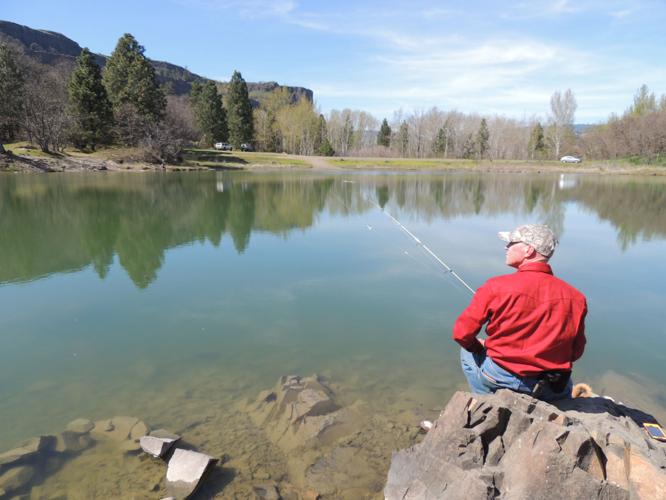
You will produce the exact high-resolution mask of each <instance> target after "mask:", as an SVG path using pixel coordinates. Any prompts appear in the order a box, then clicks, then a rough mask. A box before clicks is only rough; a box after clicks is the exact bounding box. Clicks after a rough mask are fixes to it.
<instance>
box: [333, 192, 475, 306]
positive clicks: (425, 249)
mask: <svg viewBox="0 0 666 500" xmlns="http://www.w3.org/2000/svg"><path fill="white" fill-rule="evenodd" d="M342 182H343V183H344V184H355V182H354V181H350V180H347V179H344V180H343V181H342ZM365 198H366V201H368V202H369V203H371V204H372V205H374V206H375V207H377V208H378V209H379V211H381V212H382V213H383V214H384V215H386V216H387V217H388V218H389V219H391V221H392V222H393V223H395V224H397V226H398V227H399V228H400V229H401V230H402V231H403V232H404V233H405V234H407V235H408V236H409V237H410V238H412V239H413V240H414V241H415V242H416V244H417V245H418V246H419V247H421V248H422V249H423V250H424V251H425V252H426V253H428V254H429V255H430V256H431V257H432V258H433V259H435V261H436V262H437V263H438V264H439V265H440V266H442V267H443V268H444V269H445V271H446V274H450V275H451V276H453V277H454V278H455V279H456V280H457V281H458V282H459V283H460V284H462V285H463V286H464V287H465V288H466V289H467V290H468V291H469V292H471V293H472V295H474V294H475V293H476V292H475V290H474V289H473V288H472V287H471V286H469V285H468V284H467V282H466V281H465V280H464V279H462V278H461V277H460V276H459V275H458V273H456V272H455V271H454V270H453V269H452V268H451V267H450V266H449V265H448V264H447V263H446V262H444V261H443V260H442V259H441V258H439V256H437V254H436V253H435V252H433V251H432V250H431V249H430V247H429V246H428V245H426V244H425V243H424V242H423V241H421V240H420V239H419V238H418V237H417V236H416V235H415V234H414V233H412V232H411V231H410V230H409V229H407V227H405V225H404V224H403V223H402V222H400V221H399V220H398V219H397V218H396V217H394V216H393V215H392V214H391V213H390V212H389V211H388V210H384V209H383V208H382V207H381V206H379V204H378V203H376V202H375V201H373V200H372V199H370V197H369V196H365ZM366 226H367V227H368V230H372V227H371V226H370V225H367V224H366ZM405 254H407V255H408V256H410V257H412V256H411V255H410V254H409V253H408V252H406V251H405ZM412 258H413V257H412Z"/></svg>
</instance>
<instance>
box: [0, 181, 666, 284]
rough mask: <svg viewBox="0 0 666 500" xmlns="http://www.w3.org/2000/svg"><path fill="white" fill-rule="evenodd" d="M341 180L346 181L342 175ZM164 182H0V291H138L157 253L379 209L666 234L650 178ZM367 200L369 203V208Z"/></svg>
mask: <svg viewBox="0 0 666 500" xmlns="http://www.w3.org/2000/svg"><path fill="white" fill-rule="evenodd" d="M347 177H348V176H347ZM353 178H354V182H343V180H344V179H343V176H342V175H328V174H317V173H247V172H239V173H227V172H225V173H212V172H211V173H209V172H203V173H174V174H166V175H165V174H161V173H159V174H153V173H148V174H112V175H103V174H94V175H88V174H81V175H75V174H73V175H61V176H4V177H2V178H0V234H2V235H3V237H2V238H0V283H7V282H21V281H30V280H34V279H38V278H40V277H43V276H47V275H50V274H52V273H60V272H70V271H75V270H79V269H82V268H84V267H86V266H92V267H93V268H94V269H95V271H96V272H97V274H98V275H99V276H100V278H105V277H106V275H107V274H108V272H109V268H110V266H111V265H112V263H113V260H114V256H117V257H118V261H119V263H120V265H121V266H122V267H123V268H124V269H125V271H126V272H127V274H128V275H129V276H130V278H131V279H132V281H133V282H134V283H135V285H136V286H137V287H139V288H145V287H147V286H148V285H149V284H150V283H151V282H153V281H154V280H155V279H156V277H157V273H158V271H159V269H160V267H161V266H162V264H163V262H164V255H165V251H166V250H167V249H169V248H173V247H176V246H179V245H183V244H188V243H191V242H195V241H199V242H205V241H208V242H210V243H211V244H212V245H214V246H216V247H217V246H219V245H220V244H221V242H222V240H223V237H224V235H225V234H228V235H229V236H230V238H231V240H232V241H233V245H234V248H235V249H236V251H237V252H238V253H239V254H240V253H243V252H244V251H245V250H246V249H247V248H248V246H249V245H250V241H251V234H252V231H262V232H269V233H272V234H276V235H281V236H282V237H284V238H287V237H288V236H289V234H290V232H291V231H293V230H294V229H301V230H305V229H307V228H310V227H312V226H313V225H314V224H315V223H316V220H317V217H319V216H320V214H322V213H323V212H324V211H329V212H330V213H331V214H334V215H343V216H344V215H353V214H359V213H364V212H366V211H369V210H375V209H376V208H375V206H374V204H373V203H374V202H377V203H378V204H379V205H380V206H381V207H382V208H384V207H387V208H389V209H393V210H398V209H399V210H400V212H401V213H402V214H409V215H410V216H411V215H413V216H416V217H418V218H419V219H423V220H426V221H429V220H432V219H433V218H444V219H447V218H452V217H458V216H466V215H473V214H481V215H497V214H503V213H509V214H515V215H521V216H524V218H525V219H529V220H534V221H541V222H546V223H548V224H550V225H551V226H552V227H553V228H554V229H555V230H556V231H557V232H561V231H562V230H563V221H564V207H565V205H566V203H568V202H576V203H579V204H582V205H583V206H585V207H587V208H588V209H589V210H591V211H593V212H595V213H596V214H597V215H598V216H599V217H600V218H601V219H604V220H608V221H609V222H610V223H611V224H612V225H613V226H614V227H615V228H616V230H617V235H618V242H619V244H620V247H621V248H622V249H623V250H624V249H627V248H628V247H629V246H630V245H631V244H633V243H635V242H636V241H637V240H638V239H639V238H643V239H650V238H663V237H665V236H666V218H664V217H663V213H664V212H665V211H666V182H665V181H664V180H663V179H661V178H649V177H636V178H626V177H610V176H607V177H604V176H583V177H579V178H575V181H574V182H569V183H558V176H555V175H553V176H551V175H520V174H491V173H444V174H428V173H424V174H382V175H365V174H354V176H353ZM371 200H372V202H371Z"/></svg>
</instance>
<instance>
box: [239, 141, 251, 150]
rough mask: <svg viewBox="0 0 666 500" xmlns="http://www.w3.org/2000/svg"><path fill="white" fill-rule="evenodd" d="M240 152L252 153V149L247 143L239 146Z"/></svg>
mask: <svg viewBox="0 0 666 500" xmlns="http://www.w3.org/2000/svg"><path fill="white" fill-rule="evenodd" d="M241 151H254V148H253V147H252V144H250V143H249V142H244V143H243V144H241Z"/></svg>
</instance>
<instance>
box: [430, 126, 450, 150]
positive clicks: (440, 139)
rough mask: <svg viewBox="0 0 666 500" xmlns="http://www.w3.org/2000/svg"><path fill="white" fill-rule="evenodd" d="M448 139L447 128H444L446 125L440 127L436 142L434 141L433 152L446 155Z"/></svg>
mask: <svg viewBox="0 0 666 500" xmlns="http://www.w3.org/2000/svg"><path fill="white" fill-rule="evenodd" d="M446 141H447V137H446V130H444V127H440V129H439V130H438V131H437V136H436V137H435V142H434V143H433V148H432V149H433V153H435V154H436V155H437V156H440V155H444V152H445V151H446Z"/></svg>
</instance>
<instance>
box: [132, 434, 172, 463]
mask: <svg viewBox="0 0 666 500" xmlns="http://www.w3.org/2000/svg"><path fill="white" fill-rule="evenodd" d="M177 440H178V439H173V438H161V437H157V436H143V437H142V438H141V439H140V440H139V444H140V445H141V449H142V450H143V451H145V452H146V453H148V454H149V455H152V456H154V457H156V458H159V457H163V456H164V455H166V454H167V452H168V451H169V450H170V449H171V447H172V446H173V445H174V443H175V442H176V441H177Z"/></svg>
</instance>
